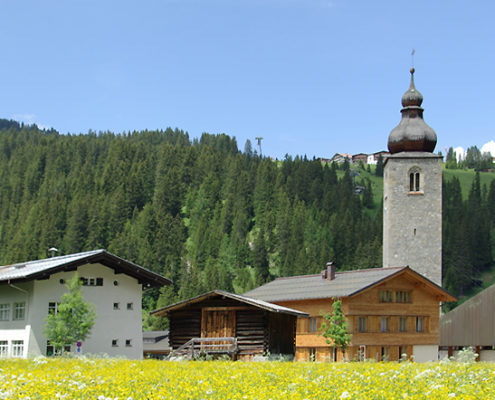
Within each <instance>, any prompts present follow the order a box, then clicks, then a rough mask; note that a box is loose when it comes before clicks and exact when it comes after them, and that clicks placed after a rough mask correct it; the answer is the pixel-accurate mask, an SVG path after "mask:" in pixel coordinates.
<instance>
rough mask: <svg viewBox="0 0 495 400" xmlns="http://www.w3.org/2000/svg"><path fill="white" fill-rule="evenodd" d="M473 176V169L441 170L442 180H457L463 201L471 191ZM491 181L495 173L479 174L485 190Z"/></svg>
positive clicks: (494, 177)
mask: <svg viewBox="0 0 495 400" xmlns="http://www.w3.org/2000/svg"><path fill="white" fill-rule="evenodd" d="M474 176H475V171H474V169H446V168H444V169H443V179H444V180H445V181H450V180H451V179H452V178H453V177H456V178H457V179H459V182H460V184H461V190H462V198H463V199H464V200H466V199H467V197H468V194H469V191H470V190H471V185H472V183H473V180H474ZM493 179H495V171H493V172H481V173H480V183H481V186H486V187H487V188H488V187H490V183H491V181H492V180H493Z"/></svg>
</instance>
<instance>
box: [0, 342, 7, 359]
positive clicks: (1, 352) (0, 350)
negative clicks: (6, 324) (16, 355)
mask: <svg viewBox="0 0 495 400" xmlns="http://www.w3.org/2000/svg"><path fill="white" fill-rule="evenodd" d="M8 356H9V342H8V341H7V340H0V357H8Z"/></svg>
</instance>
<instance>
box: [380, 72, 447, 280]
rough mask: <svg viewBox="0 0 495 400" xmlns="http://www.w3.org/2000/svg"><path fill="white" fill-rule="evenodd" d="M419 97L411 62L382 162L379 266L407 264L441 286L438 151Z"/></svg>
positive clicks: (420, 96)
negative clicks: (397, 120)
mask: <svg viewBox="0 0 495 400" xmlns="http://www.w3.org/2000/svg"><path fill="white" fill-rule="evenodd" d="M422 102H423V96H422V95H421V93H420V92H418V91H417V90H416V87H415V86H414V68H412V69H411V84H410V86H409V89H408V90H407V91H406V93H404V95H403V96H402V107H403V108H402V110H401V113H402V119H401V121H400V123H399V125H397V127H395V128H394V129H393V130H392V132H391V133H390V136H389V138H388V149H389V151H390V153H391V155H390V156H388V157H387V158H386V159H385V162H384V181H383V185H384V187H383V267H385V268H386V267H399V266H406V265H408V266H409V267H411V268H412V269H413V270H415V271H417V272H419V273H420V274H422V275H424V276H425V277H427V278H428V279H430V280H431V281H433V282H434V283H436V284H437V285H439V286H441V285H442V157H441V156H439V155H436V154H433V150H434V149H435V145H436V143H437V135H436V134H435V131H434V130H433V129H431V128H430V127H429V126H428V125H426V123H425V122H424V120H423V108H421V103H422Z"/></svg>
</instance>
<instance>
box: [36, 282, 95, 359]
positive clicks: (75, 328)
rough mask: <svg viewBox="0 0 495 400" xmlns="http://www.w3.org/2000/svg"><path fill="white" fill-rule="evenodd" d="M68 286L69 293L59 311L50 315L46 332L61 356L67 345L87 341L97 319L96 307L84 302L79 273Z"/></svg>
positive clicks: (64, 295)
mask: <svg viewBox="0 0 495 400" xmlns="http://www.w3.org/2000/svg"><path fill="white" fill-rule="evenodd" d="M66 286H67V289H68V292H67V293H64V294H63V295H62V299H61V302H60V303H59V304H58V306H57V310H54V311H53V312H50V313H49V314H48V317H47V318H46V325H45V330H44V333H45V336H46V338H47V339H48V340H49V341H50V343H51V344H52V346H53V347H54V349H55V354H61V353H62V351H63V349H64V347H65V346H67V345H72V344H74V343H76V342H78V341H83V340H84V339H86V337H88V335H89V333H90V332H91V329H92V328H93V325H94V322H95V317H96V313H95V310H94V306H93V305H91V304H90V303H87V302H85V301H84V298H83V295H82V292H81V286H82V282H81V280H80V279H79V275H78V274H77V273H76V274H75V275H74V276H73V277H72V279H71V281H70V282H69V284H68V285H66Z"/></svg>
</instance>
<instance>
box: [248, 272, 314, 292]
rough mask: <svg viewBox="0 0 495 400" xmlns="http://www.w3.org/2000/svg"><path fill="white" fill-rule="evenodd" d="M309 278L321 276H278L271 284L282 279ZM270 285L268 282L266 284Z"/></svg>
mask: <svg viewBox="0 0 495 400" xmlns="http://www.w3.org/2000/svg"><path fill="white" fill-rule="evenodd" d="M311 276H321V274H308V275H294V276H280V277H278V278H275V279H274V280H273V281H272V282H275V281H278V280H282V279H294V278H309V277H311ZM268 283H270V282H268ZM255 289H256V288H255Z"/></svg>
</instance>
